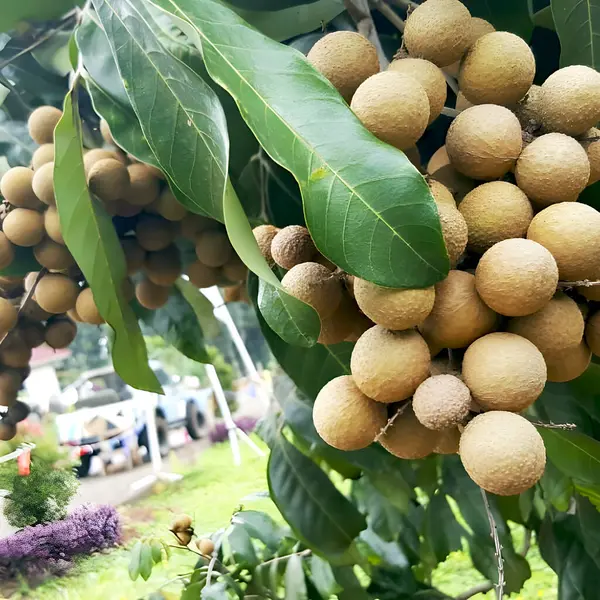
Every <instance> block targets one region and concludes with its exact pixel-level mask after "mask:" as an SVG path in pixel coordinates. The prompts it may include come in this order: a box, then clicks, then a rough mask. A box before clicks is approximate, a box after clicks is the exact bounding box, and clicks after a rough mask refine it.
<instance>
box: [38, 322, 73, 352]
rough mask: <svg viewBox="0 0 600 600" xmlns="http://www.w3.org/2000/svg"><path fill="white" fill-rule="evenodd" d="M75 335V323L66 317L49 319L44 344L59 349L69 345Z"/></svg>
mask: <svg viewBox="0 0 600 600" xmlns="http://www.w3.org/2000/svg"><path fill="white" fill-rule="evenodd" d="M76 335H77V325H75V323H73V321H71V319H69V318H68V317H59V318H54V319H51V320H50V321H49V322H48V324H47V325H46V344H48V346H50V348H54V349H55V350H60V349H61V348H67V347H68V346H70V345H71V343H72V342H73V340H74V339H75V336H76Z"/></svg>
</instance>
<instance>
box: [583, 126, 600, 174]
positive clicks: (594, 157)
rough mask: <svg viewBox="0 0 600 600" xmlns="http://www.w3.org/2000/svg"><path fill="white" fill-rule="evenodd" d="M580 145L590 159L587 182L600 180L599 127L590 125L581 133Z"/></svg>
mask: <svg viewBox="0 0 600 600" xmlns="http://www.w3.org/2000/svg"><path fill="white" fill-rule="evenodd" d="M581 145H582V146H583V149H584V150H585V153H586V154H587V157H588V160H589V161H590V178H589V179H588V182H587V184H588V185H592V183H596V181H600V129H597V128H596V127H592V128H591V129H590V130H589V131H586V132H585V133H584V134H583V138H582V140H581Z"/></svg>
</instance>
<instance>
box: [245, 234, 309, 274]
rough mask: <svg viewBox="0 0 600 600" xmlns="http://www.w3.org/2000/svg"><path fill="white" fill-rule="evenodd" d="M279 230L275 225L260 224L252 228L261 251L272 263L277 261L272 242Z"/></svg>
mask: <svg viewBox="0 0 600 600" xmlns="http://www.w3.org/2000/svg"><path fill="white" fill-rule="evenodd" d="M279 231H280V229H279V227H275V226H274V225H259V226H258V227H255V228H254V229H253V230H252V233H253V234H254V237H255V239H256V243H257V244H258V248H259V250H260V253H261V254H262V255H263V257H264V259H265V260H266V261H267V262H268V263H269V264H270V265H272V264H273V263H274V262H275V261H274V260H273V256H272V254H271V244H272V242H273V238H274V237H275V236H276V235H277V234H278V233H279ZM311 241H312V240H311Z"/></svg>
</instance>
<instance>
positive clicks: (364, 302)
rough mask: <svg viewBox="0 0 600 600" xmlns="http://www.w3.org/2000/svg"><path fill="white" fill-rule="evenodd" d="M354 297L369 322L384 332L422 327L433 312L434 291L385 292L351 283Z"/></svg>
mask: <svg viewBox="0 0 600 600" xmlns="http://www.w3.org/2000/svg"><path fill="white" fill-rule="evenodd" d="M354 297H355V298H356V302H357V303H358V306H359V308H360V309H361V310H362V312H363V313H365V315H367V317H369V319H371V321H373V322H374V323H376V324H377V325H381V326H382V327H385V328H386V329H393V330H402V329H410V328H412V327H415V326H416V325H419V324H420V323H422V322H423V321H424V320H425V319H426V318H427V315H429V313H430V312H431V309H432V308H433V303H434V301H435V289H434V287H433V286H431V287H428V288H423V289H392V288H385V287H381V286H379V285H376V284H374V283H371V282H370V281H366V280H364V279H359V278H358V277H356V278H355V279H354Z"/></svg>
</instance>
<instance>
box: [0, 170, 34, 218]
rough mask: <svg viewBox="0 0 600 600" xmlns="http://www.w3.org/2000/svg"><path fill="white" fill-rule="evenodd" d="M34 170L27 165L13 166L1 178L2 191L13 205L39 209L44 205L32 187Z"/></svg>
mask: <svg viewBox="0 0 600 600" xmlns="http://www.w3.org/2000/svg"><path fill="white" fill-rule="evenodd" d="M33 178H34V172H33V171H32V170H31V169H28V168H27V167H13V168H12V169H9V170H8V171H6V173H4V175H3V176H2V179H1V180H0V193H1V194H2V195H3V196H4V198H5V200H6V201H7V202H8V203H9V204H11V205H12V206H16V207H18V208H32V209H37V208H40V207H41V206H42V205H41V203H40V201H39V200H38V198H37V196H36V195H35V193H34V191H33V187H32V182H33Z"/></svg>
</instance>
